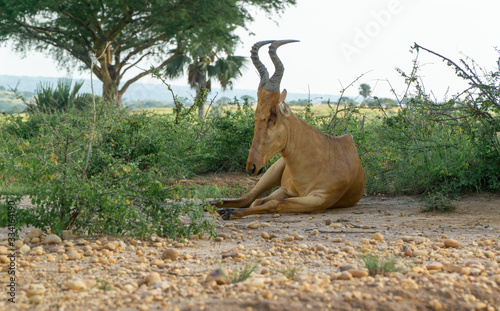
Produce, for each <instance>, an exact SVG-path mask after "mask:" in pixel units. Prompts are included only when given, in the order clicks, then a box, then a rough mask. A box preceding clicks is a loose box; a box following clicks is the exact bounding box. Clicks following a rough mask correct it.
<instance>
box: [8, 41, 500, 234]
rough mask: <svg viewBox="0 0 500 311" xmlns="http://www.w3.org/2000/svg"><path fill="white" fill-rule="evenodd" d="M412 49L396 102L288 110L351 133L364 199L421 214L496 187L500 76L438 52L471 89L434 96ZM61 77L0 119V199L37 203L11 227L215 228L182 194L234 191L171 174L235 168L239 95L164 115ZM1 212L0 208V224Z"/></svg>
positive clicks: (241, 147)
mask: <svg viewBox="0 0 500 311" xmlns="http://www.w3.org/2000/svg"><path fill="white" fill-rule="evenodd" d="M422 50H423V48H421V47H419V46H415V47H414V49H413V52H414V53H415V55H416V58H415V62H414V66H413V69H412V70H411V72H403V71H401V76H402V78H403V79H405V81H406V83H407V86H408V87H407V90H406V92H405V93H404V94H402V95H399V96H398V95H396V94H397V92H396V91H395V92H394V94H395V96H394V97H395V99H394V100H393V102H394V103H395V105H396V107H393V106H394V105H385V104H382V103H381V101H380V100H378V99H377V98H373V97H370V96H368V95H367V97H366V98H365V99H364V102H367V101H371V102H374V103H375V104H373V106H372V108H368V107H365V108H363V107H359V106H354V105H352V104H350V103H351V102H350V101H346V100H345V98H343V97H341V98H340V99H339V100H338V101H337V102H329V103H326V104H324V105H322V108H321V111H319V110H317V107H313V106H312V105H311V104H310V103H306V104H305V105H303V106H300V107H296V108H294V110H295V111H296V113H297V114H298V115H299V116H301V117H302V118H303V119H304V120H305V121H307V122H308V123H310V124H311V125H313V126H314V127H316V128H318V129H320V130H321V131H323V132H325V133H327V134H330V135H342V134H345V133H350V134H352V135H353V136H354V139H355V141H356V142H357V147H358V151H359V154H360V156H361V159H362V162H363V165H364V167H365V169H366V171H367V174H368V184H367V187H366V193H367V194H380V193H384V194H420V195H424V196H425V197H426V198H427V199H426V202H427V203H426V208H427V209H428V210H441V211H445V210H448V209H451V208H453V200H454V199H455V198H456V197H457V196H459V195H460V194H462V193H464V192H484V191H492V192H498V191H500V134H499V133H500V114H499V113H500V107H499V102H500V92H499V88H498V86H499V81H498V77H499V73H498V72H496V73H489V74H485V75H484V76H480V75H478V74H477V73H475V72H473V71H471V70H470V69H469V68H470V67H465V69H464V68H461V67H460V66H459V65H457V64H455V63H453V62H452V61H451V60H447V59H446V60H447V61H448V62H449V65H450V66H451V69H453V70H456V71H457V74H458V76H459V77H461V78H463V79H465V80H467V81H468V82H470V87H469V88H468V89H467V90H464V92H463V93H462V94H458V95H457V96H454V97H452V98H450V99H448V100H446V101H435V100H433V99H432V98H431V97H430V96H429V94H427V93H426V92H425V91H424V88H423V86H422V80H421V79H419V77H418V69H419V64H418V54H419V53H421V52H422ZM426 52H431V53H433V52H432V51H429V50H426ZM439 57H442V56H439ZM157 75H158V76H159V77H161V74H159V73H157ZM65 83H66V84H65ZM65 83H64V82H62V83H61V84H60V85H58V86H57V87H52V86H49V85H45V86H41V87H40V88H39V90H37V94H35V97H34V100H33V101H30V102H26V103H25V104H26V105H27V106H28V107H29V109H28V110H27V112H26V114H17V115H8V114H3V115H2V116H1V119H0V140H1V144H0V178H1V179H0V185H1V195H2V197H3V198H9V199H11V200H14V201H16V202H19V201H20V200H21V198H22V197H23V196H24V197H26V196H28V197H29V198H30V199H31V201H32V203H33V204H34V205H36V208H34V209H19V210H18V211H17V220H18V223H17V226H21V225H23V224H29V225H33V226H35V227H43V228H51V230H52V231H53V232H56V233H58V232H60V231H61V230H64V229H73V230H77V231H81V232H85V233H88V234H94V233H106V234H115V235H123V234H126V235H134V236H148V235H150V234H152V233H156V234H158V235H163V236H170V237H173V238H175V237H179V236H187V235H189V234H193V233H202V232H204V233H206V234H213V233H214V231H213V222H212V221H210V219H207V218H206V217H205V216H204V214H203V211H202V208H201V207H200V206H199V204H198V203H195V202H194V201H192V200H190V199H192V198H199V199H205V198H207V197H220V196H238V195H240V194H241V191H242V189H241V188H238V187H235V188H234V189H217V187H207V188H203V187H194V186H187V187H181V186H179V185H178V184H176V183H174V181H175V180H178V179H180V178H189V177H192V176H196V175H201V174H205V173H210V172H221V171H229V172H231V171H242V170H243V168H244V167H245V161H246V157H247V155H248V150H249V148H250V145H251V141H252V136H253V107H252V103H251V102H249V99H248V98H245V99H243V100H238V99H233V100H232V101H231V102H230V103H227V104H225V105H214V103H209V105H208V106H209V107H211V108H210V109H209V111H208V112H207V113H205V117H204V118H200V117H199V115H198V113H197V105H196V104H193V103H188V104H186V103H184V102H182V101H177V100H176V101H175V104H174V107H173V108H172V109H170V110H169V111H167V112H166V113H157V112H151V111H148V110H135V111H130V110H127V109H121V108H117V107H116V106H113V105H107V104H105V101H104V100H103V99H102V98H99V97H96V96H92V95H82V96H77V92H75V88H78V84H77V85H72V84H71V81H66V82H65ZM166 87H168V85H167V86H166ZM365 94H366V93H365ZM391 107H392V108H391ZM276 159H277V157H275V158H274V159H273V160H274V161H275V160H276ZM273 160H272V161H273ZM3 203H5V200H4V201H3ZM6 210H7V209H6V208H5V204H4V206H3V207H2V209H1V214H0V221H1V224H2V226H5V225H6V221H7V212H6Z"/></svg>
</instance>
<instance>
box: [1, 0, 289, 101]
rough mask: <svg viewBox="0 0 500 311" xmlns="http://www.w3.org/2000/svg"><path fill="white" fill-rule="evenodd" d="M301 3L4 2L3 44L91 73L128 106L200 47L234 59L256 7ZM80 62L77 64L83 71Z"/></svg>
mask: <svg viewBox="0 0 500 311" xmlns="http://www.w3.org/2000/svg"><path fill="white" fill-rule="evenodd" d="M295 3H296V0H162V1H156V0H142V1H133V0H65V1H60V0H44V1H38V0H0V43H7V42H12V43H13V46H14V48H15V50H16V51H18V52H21V53H26V52H27V51H29V50H32V49H34V50H36V51H41V52H48V53H50V54H52V55H53V56H54V58H55V59H56V61H57V62H58V64H59V65H60V66H61V67H62V68H65V69H67V70H74V69H79V70H88V69H89V68H91V67H92V64H94V74H95V75H96V77H97V78H98V79H99V80H101V81H102V82H103V96H104V98H105V99H110V100H114V101H116V102H118V103H120V102H121V97H122V95H123V94H124V93H125V91H126V90H127V88H128V87H129V86H130V85H131V84H132V83H134V82H136V81H137V80H139V79H140V78H142V77H144V76H146V75H149V74H150V69H147V70H143V71H140V73H137V74H134V75H133V76H132V77H131V78H128V79H127V80H126V81H125V79H124V74H125V73H127V72H130V71H131V69H132V68H134V67H136V66H137V67H141V68H151V65H152V66H153V67H155V68H156V69H159V70H162V69H165V68H166V66H167V65H168V64H169V63H170V62H172V60H174V59H175V58H176V57H177V56H178V55H180V54H181V53H182V52H183V51H189V50H192V49H191V46H192V45H193V44H200V43H201V44H203V45H204V46H206V47H209V48H212V49H214V50H219V51H220V50H222V51H224V52H225V53H227V55H231V54H232V52H233V49H234V47H235V45H236V44H237V43H238V40H239V38H238V37H237V36H236V35H235V33H234V31H235V30H236V29H237V28H238V27H243V28H245V29H246V27H247V24H248V22H250V21H252V20H253V19H252V16H251V14H250V10H252V9H253V8H258V9H261V10H263V11H265V12H266V13H268V14H271V13H276V12H277V13H280V12H282V11H283V10H284V9H285V8H286V7H287V6H288V5H294V4H295ZM75 65H76V66H75Z"/></svg>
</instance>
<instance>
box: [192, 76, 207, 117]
mask: <svg viewBox="0 0 500 311" xmlns="http://www.w3.org/2000/svg"><path fill="white" fill-rule="evenodd" d="M208 92H210V89H209V87H208V83H207V82H203V83H201V84H200V87H199V88H198V89H197V90H196V100H195V103H196V105H197V106H198V118H199V119H200V120H203V118H204V117H205V103H206V101H207V96H208Z"/></svg>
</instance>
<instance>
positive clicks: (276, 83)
mask: <svg viewBox="0 0 500 311" xmlns="http://www.w3.org/2000/svg"><path fill="white" fill-rule="evenodd" d="M292 42H299V40H280V41H274V42H273V43H272V44H271V46H270V47H269V56H271V60H272V61H273V64H274V68H275V70H274V74H273V76H272V77H271V79H269V83H266V86H265V89H266V91H269V92H276V91H277V92H279V90H280V83H281V78H283V72H284V71H285V68H284V67H283V63H282V62H281V60H280V59H279V57H278V55H277V54H276V50H277V49H278V47H280V46H282V45H283V44H287V43H292Z"/></svg>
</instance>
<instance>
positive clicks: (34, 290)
mask: <svg viewBox="0 0 500 311" xmlns="http://www.w3.org/2000/svg"><path fill="white" fill-rule="evenodd" d="M44 293H45V287H44V286H43V284H31V285H30V286H29V288H28V291H27V292H26V295H27V296H28V297H31V296H36V295H43V294H44Z"/></svg>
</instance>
